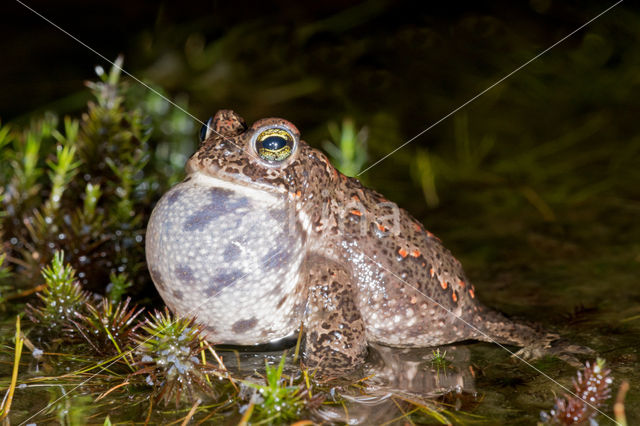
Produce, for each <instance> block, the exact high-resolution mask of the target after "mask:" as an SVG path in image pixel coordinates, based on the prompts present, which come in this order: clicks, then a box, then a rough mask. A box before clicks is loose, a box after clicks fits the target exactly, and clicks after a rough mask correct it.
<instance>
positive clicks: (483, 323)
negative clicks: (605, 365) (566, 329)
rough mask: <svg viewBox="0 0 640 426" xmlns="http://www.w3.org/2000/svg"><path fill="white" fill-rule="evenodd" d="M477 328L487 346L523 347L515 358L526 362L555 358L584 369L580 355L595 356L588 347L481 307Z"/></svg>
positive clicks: (478, 336) (480, 338)
mask: <svg viewBox="0 0 640 426" xmlns="http://www.w3.org/2000/svg"><path fill="white" fill-rule="evenodd" d="M478 313H479V315H478V317H476V318H475V321H474V323H475V324H474V325H475V326H476V327H477V330H478V331H479V333H478V335H477V336H476V338H477V339H478V340H482V341H485V342H492V343H499V344H503V345H514V346H520V347H521V349H520V350H519V351H517V352H515V353H514V354H513V355H514V356H517V357H519V358H524V359H538V358H541V357H543V356H545V355H554V356H557V357H558V358H560V359H562V360H564V361H566V362H567V363H569V364H571V365H576V366H580V365H581V363H580V362H579V361H578V360H577V358H576V357H575V355H577V354H593V353H594V351H593V350H592V349H590V348H588V347H584V346H579V345H575V344H572V343H570V342H568V341H566V340H564V339H561V338H560V336H559V335H558V334H555V333H550V332H546V331H543V330H540V329H539V328H537V327H535V326H529V325H527V324H523V323H519V322H517V321H513V320H510V319H508V318H507V317H505V316H504V315H502V314H501V313H499V312H496V311H493V310H491V309H488V308H486V307H484V306H481V307H480V309H479V311H478Z"/></svg>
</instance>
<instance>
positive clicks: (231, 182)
mask: <svg viewBox="0 0 640 426" xmlns="http://www.w3.org/2000/svg"><path fill="white" fill-rule="evenodd" d="M191 181H192V182H193V183H194V184H196V185H202V186H206V187H210V188H221V189H226V190H229V191H233V192H234V193H236V194H238V195H242V196H244V197H247V198H250V199H252V200H257V201H258V200H259V201H264V202H267V203H277V202H281V201H282V198H283V197H284V196H285V195H286V194H287V192H288V191H287V190H286V189H285V188H281V187H274V186H270V185H267V184H265V183H260V182H254V181H249V180H246V181H245V180H242V179H237V178H235V177H232V176H224V175H223V174H222V173H221V174H220V176H216V177H214V176H211V175H206V174H204V173H201V172H193V173H192V174H191Z"/></svg>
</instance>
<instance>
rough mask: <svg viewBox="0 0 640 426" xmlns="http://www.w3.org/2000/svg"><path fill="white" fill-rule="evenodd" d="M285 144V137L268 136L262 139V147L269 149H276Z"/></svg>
mask: <svg viewBox="0 0 640 426" xmlns="http://www.w3.org/2000/svg"><path fill="white" fill-rule="evenodd" d="M286 144H287V141H286V139H285V138H283V137H280V136H269V137H268V138H266V139H265V140H263V141H262V147H263V148H264V149H268V150H269V151H277V150H279V149H281V148H282V147H283V146H285V145H286Z"/></svg>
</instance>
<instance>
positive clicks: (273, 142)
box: [255, 127, 294, 162]
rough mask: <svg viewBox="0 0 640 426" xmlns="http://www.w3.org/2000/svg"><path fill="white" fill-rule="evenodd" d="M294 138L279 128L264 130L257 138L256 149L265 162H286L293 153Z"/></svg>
mask: <svg viewBox="0 0 640 426" xmlns="http://www.w3.org/2000/svg"><path fill="white" fill-rule="evenodd" d="M293 144H294V140H293V136H291V134H290V133H289V132H287V131H286V130H284V129H280V128H278V127H274V128H270V129H266V130H263V131H262V132H261V133H260V134H259V135H258V137H257V138H256V142H255V147H256V151H257V152H258V155H260V157H261V158H262V159H264V160H268V161H274V162H280V161H284V160H286V159H287V158H289V156H290V155H291V153H292V152H293Z"/></svg>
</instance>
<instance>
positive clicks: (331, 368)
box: [304, 256, 367, 377]
mask: <svg viewBox="0 0 640 426" xmlns="http://www.w3.org/2000/svg"><path fill="white" fill-rule="evenodd" d="M305 264H306V269H307V271H306V272H307V273H308V275H307V276H308V284H307V285H308V290H309V299H308V308H307V314H306V316H305V321H304V329H305V336H306V337H305V349H304V364H305V366H306V367H309V368H311V369H312V370H315V371H316V373H317V374H319V375H321V376H325V377H327V376H334V377H335V376H340V375H343V374H345V373H347V372H349V371H352V370H353V369H354V368H356V367H357V366H358V365H359V364H361V363H362V362H363V361H364V359H365V356H366V353H367V341H366V338H365V328H364V321H363V320H362V316H361V315H360V311H359V310H358V308H357V306H356V304H355V301H354V299H353V285H352V281H351V275H350V274H349V273H348V272H347V271H346V270H345V269H344V268H342V267H341V266H340V265H338V264H337V263H335V262H333V261H331V260H329V259H327V258H324V257H321V256H311V257H310V258H309V259H307V260H306V262H305Z"/></svg>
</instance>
